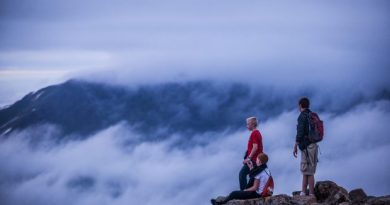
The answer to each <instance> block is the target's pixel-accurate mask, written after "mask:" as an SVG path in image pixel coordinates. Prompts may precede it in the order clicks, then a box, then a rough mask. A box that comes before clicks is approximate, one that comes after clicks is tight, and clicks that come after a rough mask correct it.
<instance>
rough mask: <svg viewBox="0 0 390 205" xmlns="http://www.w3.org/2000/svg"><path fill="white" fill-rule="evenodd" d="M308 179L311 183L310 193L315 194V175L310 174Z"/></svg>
mask: <svg viewBox="0 0 390 205" xmlns="http://www.w3.org/2000/svg"><path fill="white" fill-rule="evenodd" d="M307 181H308V183H309V194H314V175H308V176H307Z"/></svg>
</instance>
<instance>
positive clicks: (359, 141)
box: [0, 101, 390, 205]
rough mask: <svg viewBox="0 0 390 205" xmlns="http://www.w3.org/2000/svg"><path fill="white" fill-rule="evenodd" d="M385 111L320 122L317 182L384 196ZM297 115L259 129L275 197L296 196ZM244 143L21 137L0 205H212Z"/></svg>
mask: <svg viewBox="0 0 390 205" xmlns="http://www.w3.org/2000/svg"><path fill="white" fill-rule="evenodd" d="M389 107H390V103H389V101H378V102H375V103H369V104H362V105H361V106H359V107H358V108H356V109H354V110H351V111H350V112H347V113H345V114H343V115H339V116H336V117H335V116H331V115H328V114H327V113H320V116H321V117H322V118H323V120H324V121H325V135H326V136H325V138H324V141H323V142H321V144H320V148H321V153H322V154H321V155H320V162H319V164H318V172H317V175H316V177H317V180H328V179H329V180H333V181H335V182H337V183H338V184H339V185H341V186H344V187H345V188H347V189H349V190H351V189H353V188H358V187H361V188H363V189H364V190H365V191H366V192H367V193H368V194H369V195H386V194H389V193H390V187H389V185H388V183H386V182H387V181H389V180H390V174H389V172H388V170H389V168H390V164H389V162H388V160H386V156H389V154H390V153H389V150H390V149H389V148H390V140H389V137H388V133H389V132H390V130H389V127H388V126H387V124H386V122H389V120H390V117H389V116H390V115H389V111H390V109H389ZM297 115H298V112H297V111H290V112H286V113H284V114H282V115H280V116H278V117H277V118H274V119H272V120H269V121H266V122H264V123H261V125H260V130H261V132H262V135H263V143H264V148H265V152H266V153H268V154H269V156H270V163H269V167H270V169H271V171H272V174H273V175H274V177H275V181H276V193H287V194H290V193H291V192H292V191H294V190H298V189H299V187H300V181H301V176H300V172H299V160H298V159H295V158H293V156H292V145H293V143H294V135H295V125H296V118H297ZM260 118H261V116H260ZM243 120H244V119H243ZM48 134H49V135H50V133H48ZM248 135H249V133H248V131H239V132H236V133H220V134H213V135H210V134H206V135H202V136H197V137H196V138H198V140H202V141H206V142H208V143H206V145H202V146H201V145H197V144H194V146H190V147H187V148H178V147H176V146H175V142H177V141H176V140H177V139H178V138H180V137H185V136H172V137H171V139H170V140H166V141H160V142H142V136H138V135H137V134H134V133H132V131H131V128H129V127H128V126H127V125H125V124H123V123H120V124H118V125H116V126H113V127H110V128H108V129H106V130H104V131H102V132H100V133H98V134H96V135H95V136H92V137H90V138H88V139H87V140H84V141H73V142H69V143H67V144H63V145H61V146H55V147H52V148H51V147H50V144H47V145H46V146H43V147H39V146H38V147H35V148H34V149H31V147H30V146H28V145H27V144H26V138H28V132H21V133H19V134H15V135H14V136H11V137H10V138H9V139H8V140H4V141H2V142H1V143H0V163H1V164H2V166H1V167H0V200H1V203H2V204H10V205H20V204H58V205H60V204H76V205H88V204H113V205H116V204H117V205H122V204H147V205H148V204H150V205H151V204H188V205H192V204H193V205H195V204H196V205H197V204H208V203H209V199H210V198H211V197H214V196H217V195H224V194H228V193H229V192H230V191H232V190H235V189H237V188H238V171H239V169H240V166H241V164H240V163H241V160H242V154H243V151H244V150H245V144H246V141H247V137H248ZM48 137H50V136H48Z"/></svg>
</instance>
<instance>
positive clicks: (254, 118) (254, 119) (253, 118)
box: [246, 117, 258, 127]
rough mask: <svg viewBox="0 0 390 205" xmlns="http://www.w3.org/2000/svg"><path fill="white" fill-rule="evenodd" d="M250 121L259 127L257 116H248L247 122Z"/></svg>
mask: <svg viewBox="0 0 390 205" xmlns="http://www.w3.org/2000/svg"><path fill="white" fill-rule="evenodd" d="M249 122H253V123H255V127H257V124H258V122H257V118H256V117H248V118H247V119H246V123H249Z"/></svg>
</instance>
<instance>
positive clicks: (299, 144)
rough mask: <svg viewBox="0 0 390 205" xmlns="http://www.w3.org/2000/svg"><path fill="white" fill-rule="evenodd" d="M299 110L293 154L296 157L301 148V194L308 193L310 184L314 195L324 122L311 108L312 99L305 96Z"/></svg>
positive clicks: (300, 101) (310, 191) (301, 100)
mask: <svg viewBox="0 0 390 205" xmlns="http://www.w3.org/2000/svg"><path fill="white" fill-rule="evenodd" d="M298 106H299V111H300V112H301V113H300V114H299V117H298V124H297V135H296V139H295V145H294V150H293V155H294V157H295V158H296V157H297V154H298V148H299V150H301V164H300V170H301V173H302V175H303V178H302V191H301V193H300V195H306V190H307V186H309V195H310V196H314V182H315V179H314V174H315V172H316V168H317V162H318V145H317V142H320V141H321V140H322V137H323V134H324V133H323V122H322V121H321V120H320V118H319V117H318V115H317V114H316V113H314V112H312V111H311V110H310V109H309V106H310V101H309V99H308V98H307V97H303V98H301V99H300V100H299V102H298Z"/></svg>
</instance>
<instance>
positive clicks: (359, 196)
mask: <svg viewBox="0 0 390 205" xmlns="http://www.w3.org/2000/svg"><path fill="white" fill-rule="evenodd" d="M348 196H349V199H350V200H351V201H352V202H353V203H361V202H364V201H365V200H366V198H367V194H366V193H365V192H364V191H363V189H354V190H352V191H350V192H349V194H348Z"/></svg>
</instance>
